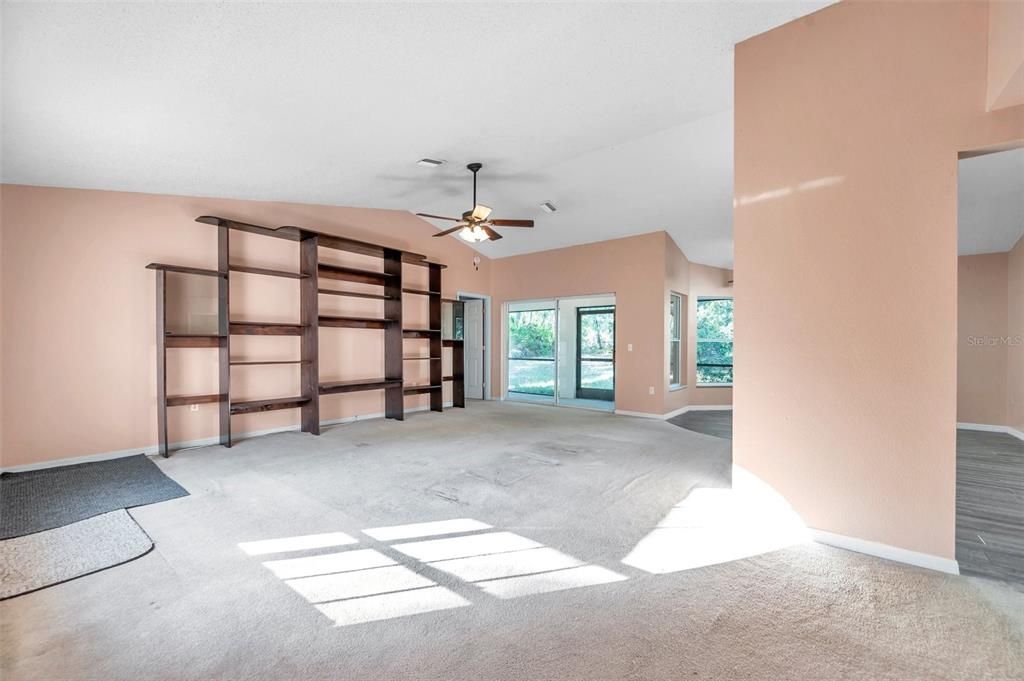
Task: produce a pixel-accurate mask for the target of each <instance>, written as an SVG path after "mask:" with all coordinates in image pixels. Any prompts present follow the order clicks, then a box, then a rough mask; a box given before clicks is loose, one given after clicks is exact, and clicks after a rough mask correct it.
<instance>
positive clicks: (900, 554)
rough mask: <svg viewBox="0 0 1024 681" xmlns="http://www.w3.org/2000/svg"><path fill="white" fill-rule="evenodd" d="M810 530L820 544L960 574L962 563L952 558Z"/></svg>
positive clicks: (951, 573)
mask: <svg viewBox="0 0 1024 681" xmlns="http://www.w3.org/2000/svg"><path fill="white" fill-rule="evenodd" d="M808 532H810V534H811V539H813V540H814V541H816V542H818V543H819V544H827V545H829V546H835V547H836V548H840V549H846V550H847V551H855V552H857V553H864V554H867V555H869V556H875V557H877V558H885V559H886V560H892V561H895V562H897V563H906V564H907V565H915V566H917V567H922V568H926V569H928V570H937V571H938V572H945V573H947V574H950V575H958V574H960V565H959V564H958V563H957V562H956V561H955V560H952V559H950V558H942V557H940V556H933V555H932V554H930V553H919V552H917V551H911V550H909V549H901V548H899V547H896V546H889V545H888V544H879V543H878V542H873V541H868V540H866V539H857V538H856V537H847V536H845V535H842V534H834V533H832V532H825V531H824V530H815V529H813V528H808Z"/></svg>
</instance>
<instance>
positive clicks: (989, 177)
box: [957, 149, 1024, 255]
mask: <svg viewBox="0 0 1024 681" xmlns="http://www.w3.org/2000/svg"><path fill="white" fill-rule="evenodd" d="M958 196H959V200H958V204H957V206H958V209H957V213H958V216H957V223H958V224H957V230H958V231H957V234H958V238H959V253H960V255H977V254H979V253H1004V252H1006V251H1008V250H1010V249H1011V248H1013V246H1014V244H1016V243H1017V241H1018V240H1019V239H1020V238H1021V236H1022V235H1024V149H1014V150H1012V151H1001V152H998V153H995V154H985V155H984V156H974V157H972V158H965V159H963V160H961V161H960V185H959V192H958Z"/></svg>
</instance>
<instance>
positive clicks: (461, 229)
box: [416, 159, 554, 243]
mask: <svg viewBox="0 0 1024 681" xmlns="http://www.w3.org/2000/svg"><path fill="white" fill-rule="evenodd" d="M430 160H431V159H422V160H421V161H420V165H423V161H430ZM435 163H440V162H436V161H435ZM483 167H484V164H482V163H470V164H469V165H467V166H466V168H467V169H468V170H469V171H470V172H471V173H473V208H472V210H467V211H466V212H465V213H463V214H462V218H449V217H446V216H444V215H432V214H430V213H416V215H418V216H419V217H422V218H433V219H435V220H449V221H451V222H454V223H455V226H454V227H452V228H451V229H446V230H444V231H441V232H438V233H437V234H435V235H434V236H447V235H449V234H452V233H455V232H458V235H459V238H460V239H462V240H463V241H467V242H469V243H479V242H481V241H487V240H488V239H490V240H491V241H497V240H498V239H500V238H501V235H500V234H498V233H497V232H495V231H494V229H493V227H495V226H498V227H533V220H503V219H493V220H492V219H490V217H491V213H492V212H493V210H492V209H491V208H490V207H489V206H485V205H483V204H480V203H477V202H476V174H477V173H478V172H480V169H481V168H483ZM548 205H551V207H552V210H551V211H549V212H554V205H552V204H550V202H548Z"/></svg>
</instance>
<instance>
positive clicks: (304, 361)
mask: <svg viewBox="0 0 1024 681" xmlns="http://www.w3.org/2000/svg"><path fill="white" fill-rule="evenodd" d="M309 363H310V361H309V360H308V359H284V360H268V361H248V360H231V362H230V364H231V366H233V367H241V366H269V365H271V364H309Z"/></svg>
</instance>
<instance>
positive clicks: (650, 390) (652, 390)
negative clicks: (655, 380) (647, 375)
mask: <svg viewBox="0 0 1024 681" xmlns="http://www.w3.org/2000/svg"><path fill="white" fill-rule="evenodd" d="M647 394H648V395H653V394H654V386H653V385H652V386H651V387H650V388H648V389H647Z"/></svg>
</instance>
